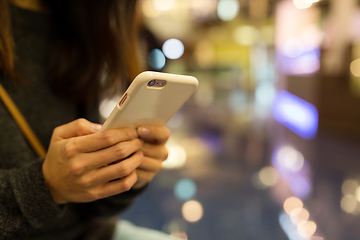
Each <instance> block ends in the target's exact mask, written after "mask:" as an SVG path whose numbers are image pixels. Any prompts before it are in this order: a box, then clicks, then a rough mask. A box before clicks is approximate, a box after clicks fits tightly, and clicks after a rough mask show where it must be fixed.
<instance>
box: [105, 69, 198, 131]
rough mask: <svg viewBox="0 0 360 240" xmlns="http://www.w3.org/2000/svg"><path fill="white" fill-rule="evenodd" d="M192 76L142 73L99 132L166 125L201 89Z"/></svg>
mask: <svg viewBox="0 0 360 240" xmlns="http://www.w3.org/2000/svg"><path fill="white" fill-rule="evenodd" d="M198 84H199V83H198V80H197V79H196V78H195V77H193V76H186V75H177V74H168V73H159V72H151V71H147V72H142V73H140V74H139V75H138V76H137V77H136V78H135V79H134V80H133V82H132V83H131V84H130V86H129V88H128V89H127V90H126V92H125V93H124V95H123V96H122V97H121V99H120V101H119V102H118V104H117V105H116V106H115V108H114V109H113V111H112V112H111V114H110V116H109V117H108V118H107V120H106V121H105V123H104V124H103V126H102V128H101V130H100V131H104V130H106V129H109V128H125V127H132V128H137V127H139V126H145V125H156V126H163V125H165V124H166V123H167V122H168V121H169V120H170V118H171V117H172V116H173V115H174V114H175V113H176V112H177V111H178V110H179V109H180V108H181V106H182V105H183V104H184V103H185V102H186V101H187V100H188V99H189V98H190V96H191V95H192V94H193V93H194V92H195V90H196V88H197V86H198Z"/></svg>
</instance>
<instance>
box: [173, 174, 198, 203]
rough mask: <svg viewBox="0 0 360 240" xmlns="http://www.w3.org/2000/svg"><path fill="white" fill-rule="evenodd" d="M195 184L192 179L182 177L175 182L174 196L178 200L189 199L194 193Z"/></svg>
mask: <svg viewBox="0 0 360 240" xmlns="http://www.w3.org/2000/svg"><path fill="white" fill-rule="evenodd" d="M196 190H197V187H196V184H195V182H194V181H193V180H191V179H188V178H183V179H181V180H179V181H178V182H177V183H176V184H175V188H174V193H175V196H176V197H177V198H178V199H180V200H184V201H187V200H190V199H192V198H193V197H194V196H195V194H196Z"/></svg>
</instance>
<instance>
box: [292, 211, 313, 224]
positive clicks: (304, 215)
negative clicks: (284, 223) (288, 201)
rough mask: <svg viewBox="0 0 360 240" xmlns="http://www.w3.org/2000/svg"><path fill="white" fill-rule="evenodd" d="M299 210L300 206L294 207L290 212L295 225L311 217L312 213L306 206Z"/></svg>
mask: <svg viewBox="0 0 360 240" xmlns="http://www.w3.org/2000/svg"><path fill="white" fill-rule="evenodd" d="M298 210H299V209H298V208H297V209H294V210H293V211H291V213H290V219H291V222H292V223H293V224H295V225H298V224H300V223H301V222H306V221H308V220H309V218H310V213H309V212H308V211H307V210H306V209H305V208H302V209H300V211H298Z"/></svg>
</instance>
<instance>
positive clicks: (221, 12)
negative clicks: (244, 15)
mask: <svg viewBox="0 0 360 240" xmlns="http://www.w3.org/2000/svg"><path fill="white" fill-rule="evenodd" d="M239 10H240V4H239V1H238V0H220V1H219V3H218V7H217V14H218V16H219V18H220V19H221V20H222V21H231V20H233V19H234V18H235V17H236V16H237V15H238V13H239Z"/></svg>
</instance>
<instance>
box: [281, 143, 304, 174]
mask: <svg viewBox="0 0 360 240" xmlns="http://www.w3.org/2000/svg"><path fill="white" fill-rule="evenodd" d="M277 161H278V163H280V164H281V165H282V166H284V167H285V168H286V169H288V170H290V171H292V172H298V171H300V170H301V169H302V167H303V166H304V156H303V155H302V154H301V153H300V152H299V151H297V150H296V149H294V148H293V147H290V146H285V147H282V148H281V149H280V150H279V152H278V154H277Z"/></svg>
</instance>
